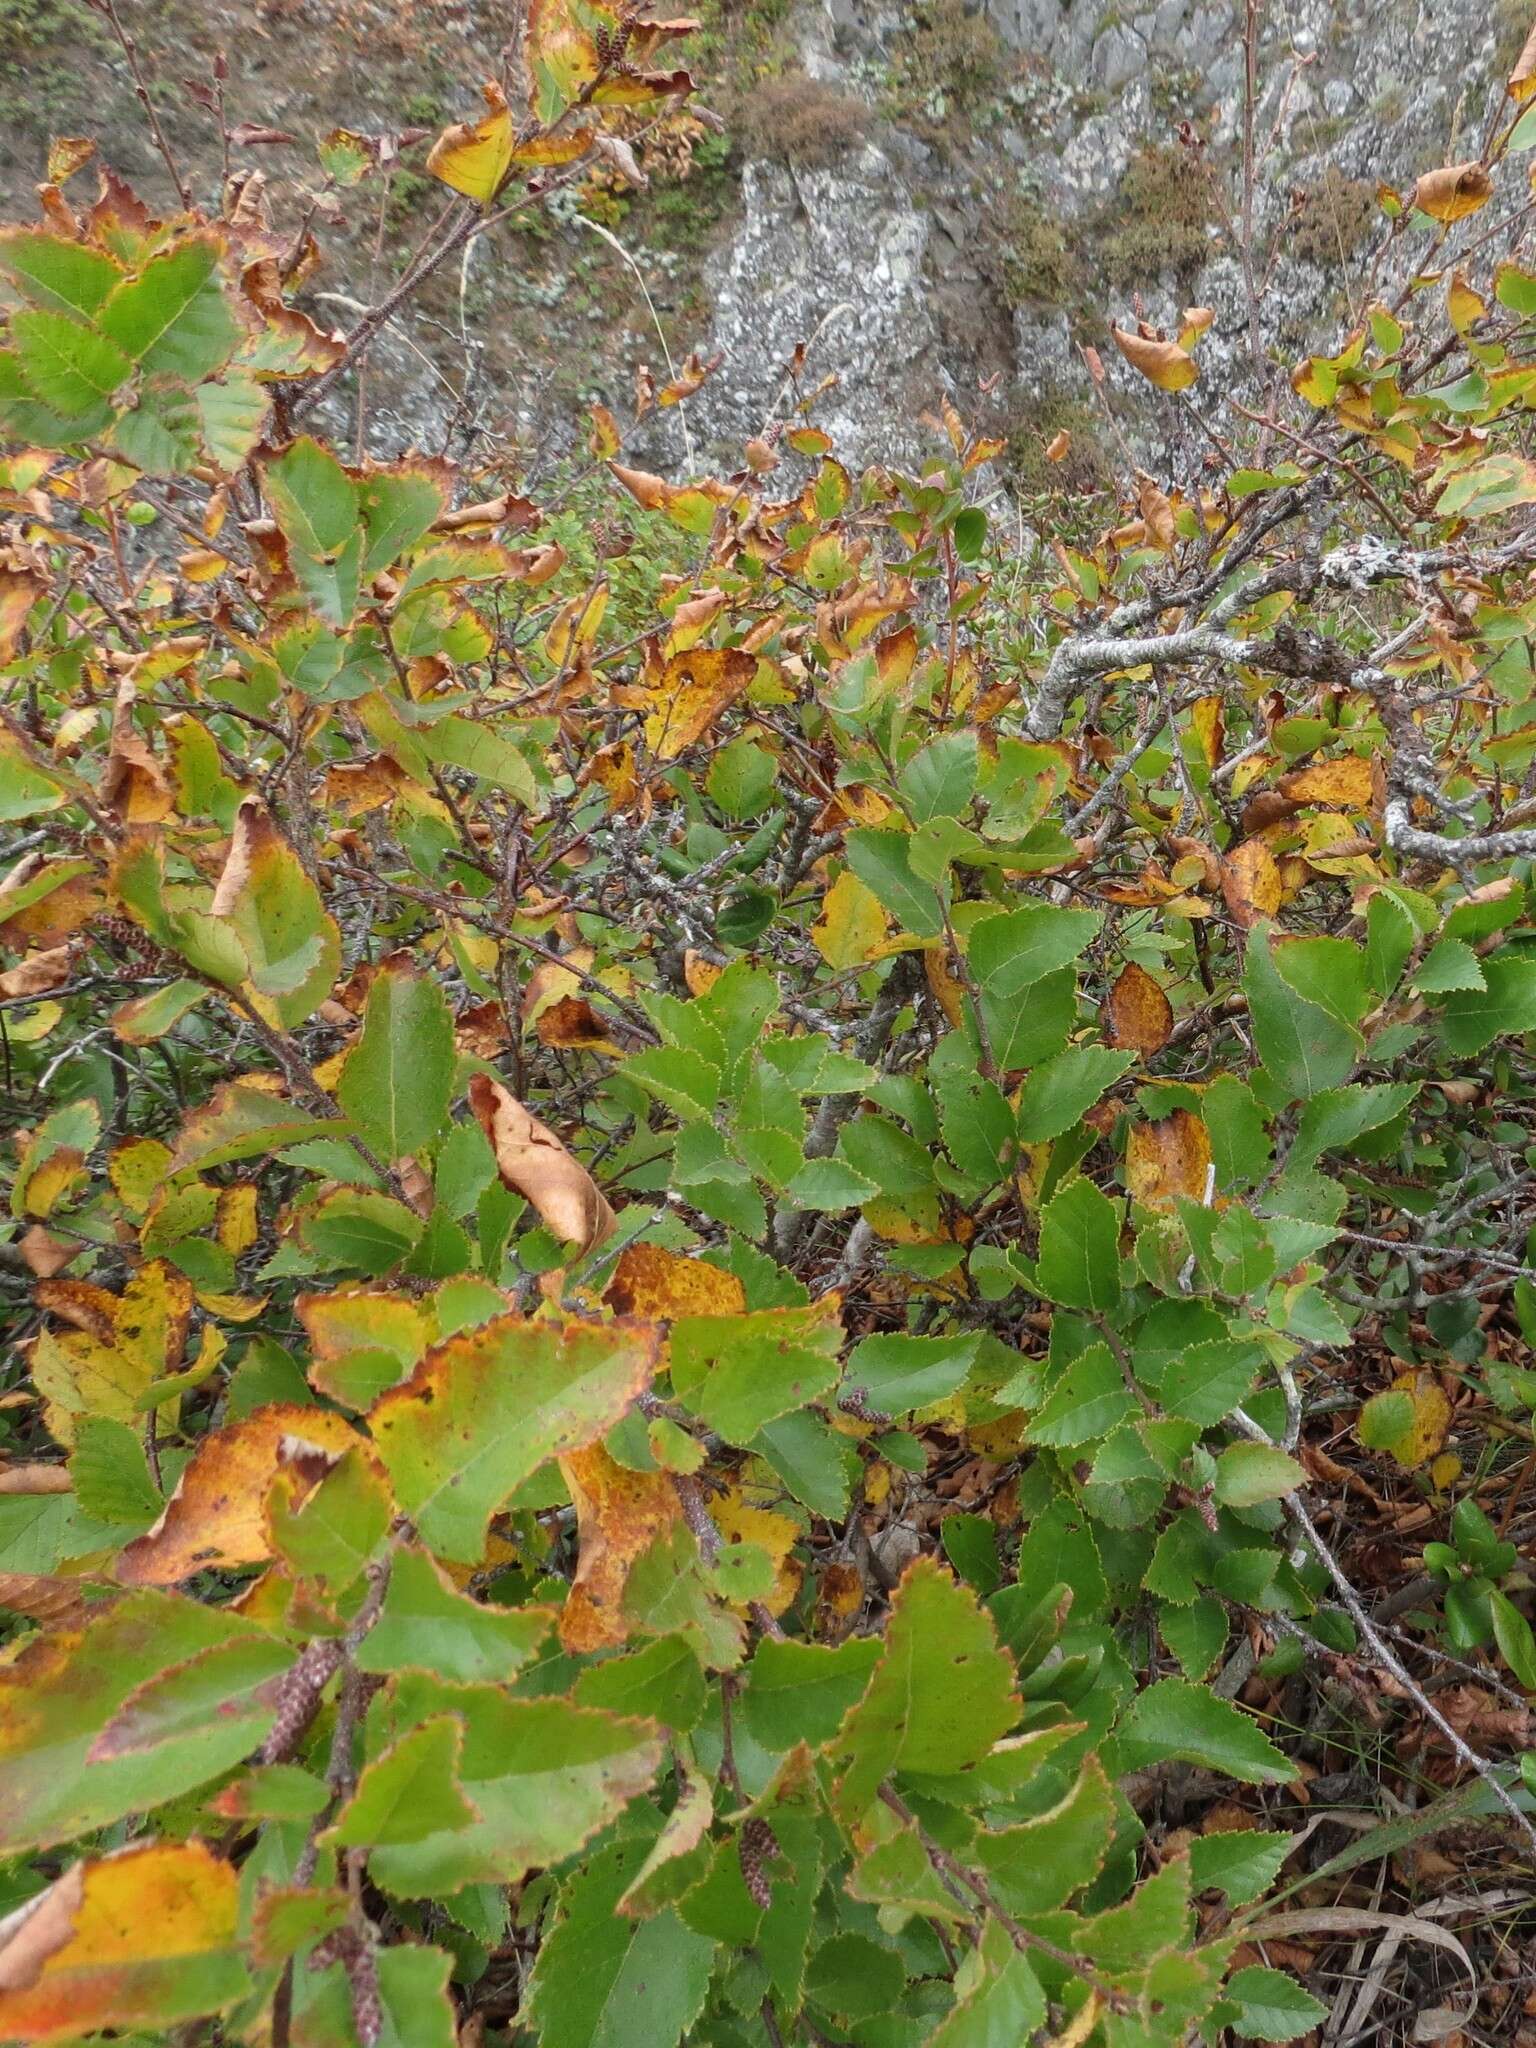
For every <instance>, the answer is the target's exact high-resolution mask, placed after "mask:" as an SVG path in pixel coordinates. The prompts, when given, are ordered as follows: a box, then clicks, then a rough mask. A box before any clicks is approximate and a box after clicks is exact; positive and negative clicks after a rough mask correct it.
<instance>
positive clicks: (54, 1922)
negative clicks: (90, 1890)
mask: <svg viewBox="0 0 1536 2048" xmlns="http://www.w3.org/2000/svg"><path fill="white" fill-rule="evenodd" d="M84 1903H85V1865H84V1864H83V1863H77V1864H76V1865H75V1866H74V1868H73V1869H72V1870H66V1871H65V1873H64V1875H63V1876H62V1877H61V1878H59V1879H58V1880H57V1882H56V1883H54V1884H51V1885H49V1887H48V1889H47V1890H46V1891H42V1892H39V1893H38V1894H37V1896H36V1897H35V1898H31V1899H28V1900H27V1902H26V1904H25V1905H23V1906H18V1907H17V1909H16V1911H15V1912H14V1913H8V1914H7V1915H6V1917H5V1919H4V1920H0V1992H7V1991H30V1990H31V1989H32V1987H33V1985H34V1984H36V1982H37V1980H38V1978H39V1977H40V1976H41V1975H42V1974H43V1965H44V1964H45V1963H46V1962H47V1961H48V1958H49V1957H50V1956H56V1955H57V1954H58V1952H59V1950H60V1949H61V1948H63V1947H64V1945H65V1944H66V1942H68V1940H69V1939H70V1936H71V1935H72V1934H73V1933H74V1931H75V1915H76V1914H77V1913H78V1912H79V1910H80V1908H81V1906H82V1905H83V1904H84Z"/></svg>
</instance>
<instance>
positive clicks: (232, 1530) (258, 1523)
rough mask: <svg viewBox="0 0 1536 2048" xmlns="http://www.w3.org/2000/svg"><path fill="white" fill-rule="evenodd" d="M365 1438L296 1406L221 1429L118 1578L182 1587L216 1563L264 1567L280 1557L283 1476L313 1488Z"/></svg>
mask: <svg viewBox="0 0 1536 2048" xmlns="http://www.w3.org/2000/svg"><path fill="white" fill-rule="evenodd" d="M362 1441H363V1439H362V1438H361V1437H360V1436H359V1435H358V1434H357V1431H356V1430H355V1429H353V1428H352V1426H351V1425H350V1423H348V1422H345V1421H344V1420H343V1419H342V1417H341V1416H339V1415H333V1414H331V1413H330V1412H329V1411H328V1410H326V1409H324V1408H302V1407H300V1406H299V1405H298V1404H297V1403H296V1402H291V1401H275V1402H273V1403H272V1404H271V1406H270V1407H266V1408H258V1409H256V1410H255V1412H254V1413H253V1414H251V1415H248V1416H246V1417H245V1419H244V1420H243V1421H241V1422H235V1423H231V1424H229V1425H228V1426H227V1427H226V1428H224V1429H218V1430H214V1431H213V1432H212V1433H211V1434H210V1435H208V1436H205V1437H204V1438H203V1440H202V1442H201V1443H200V1444H199V1445H198V1447H197V1450H196V1451H195V1452H194V1453H193V1456H192V1459H191V1462H190V1463H189V1464H188V1466H187V1468H186V1470H185V1471H184V1472H183V1473H182V1475H181V1478H180V1480H179V1481H178V1482H177V1486H176V1491H175V1492H174V1493H173V1494H172V1495H171V1498H170V1500H169V1501H168V1502H167V1503H166V1508H165V1512H164V1514H163V1515H161V1517H160V1519H159V1521H158V1522H156V1524H155V1526H154V1527H153V1528H152V1529H150V1530H149V1531H148V1532H147V1533H146V1534H145V1535H143V1536H139V1537H136V1538H135V1540H134V1541H133V1542H132V1543H130V1544H129V1545H128V1546H127V1548H126V1549H125V1550H124V1551H123V1553H122V1555H121V1556H120V1557H119V1559H118V1561H117V1577H118V1579H119V1580H120V1581H121V1582H122V1583H123V1584H124V1585H128V1586H174V1585H177V1584H179V1583H180V1581H181V1580H183V1579H190V1578H191V1577H192V1575H193V1574H194V1573H195V1572H200V1571H206V1570H207V1569H208V1568H209V1567H210V1566H213V1567H218V1568H222V1567H225V1566H228V1565H239V1564H261V1563H264V1562H265V1560H266V1559H267V1558H269V1557H270V1556H271V1554H272V1546H271V1537H270V1532H269V1529H268V1526H267V1515H266V1507H267V1495H268V1494H269V1493H270V1492H271V1490H272V1482H273V1480H274V1479H275V1478H276V1477H277V1475H278V1473H279V1471H283V1470H292V1471H295V1472H298V1473H302V1474H303V1475H304V1476H306V1477H307V1478H308V1479H309V1484H310V1487H311V1488H312V1487H313V1486H314V1485H316V1484H317V1483H318V1482H319V1481H320V1480H321V1479H322V1478H323V1477H324V1476H325V1474H326V1472H328V1471H329V1470H330V1468H331V1466H332V1465H334V1464H335V1462H336V1460H337V1459H338V1458H339V1457H340V1456H341V1454H342V1452H343V1451H348V1450H351V1449H352V1448H353V1447H354V1446H355V1445H359V1444H361V1443H362ZM306 1490H307V1489H306ZM289 1505H290V1506H296V1505H297V1502H296V1501H294V1502H290V1503H289Z"/></svg>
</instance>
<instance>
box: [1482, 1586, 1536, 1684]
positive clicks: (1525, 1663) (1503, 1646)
mask: <svg viewBox="0 0 1536 2048" xmlns="http://www.w3.org/2000/svg"><path fill="white" fill-rule="evenodd" d="M1488 1606H1489V1609H1490V1611H1491V1613H1492V1615H1493V1639H1494V1641H1495V1642H1496V1643H1497V1644H1498V1646H1499V1655H1500V1656H1501V1657H1502V1658H1503V1659H1504V1662H1505V1663H1506V1664H1507V1665H1508V1666H1509V1668H1510V1670H1511V1671H1512V1672H1513V1673H1514V1674H1515V1677H1516V1679H1517V1680H1518V1681H1519V1683H1520V1684H1521V1685H1523V1686H1524V1687H1525V1689H1526V1691H1527V1692H1536V1636H1533V1635H1532V1633H1531V1624H1530V1623H1529V1622H1528V1621H1527V1620H1526V1618H1525V1616H1524V1615H1523V1614H1522V1613H1521V1612H1520V1610H1519V1608H1518V1607H1516V1605H1515V1603H1514V1602H1513V1601H1512V1600H1511V1599H1510V1598H1509V1596H1508V1594H1506V1593H1500V1592H1498V1591H1497V1590H1495V1591H1493V1592H1491V1593H1490V1594H1489V1596H1488Z"/></svg>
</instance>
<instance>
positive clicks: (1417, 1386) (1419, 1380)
mask: <svg viewBox="0 0 1536 2048" xmlns="http://www.w3.org/2000/svg"><path fill="white" fill-rule="evenodd" d="M1392 1392H1393V1393H1394V1394H1406V1395H1407V1396H1408V1398H1409V1400H1410V1401H1412V1403H1413V1425H1412V1427H1411V1428H1410V1429H1409V1430H1408V1431H1407V1432H1406V1433H1405V1434H1404V1435H1402V1436H1400V1437H1399V1438H1398V1440H1397V1442H1396V1443H1395V1444H1393V1445H1392V1447H1391V1448H1392V1455H1393V1457H1394V1458H1395V1459H1396V1460H1397V1462H1398V1464H1399V1465H1401V1466H1403V1467H1404V1468H1405V1469H1406V1470H1408V1471H1412V1470H1413V1469H1414V1468H1415V1467H1416V1466H1419V1465H1423V1464H1426V1463H1427V1462H1428V1461H1429V1459H1431V1458H1434V1457H1436V1456H1438V1454H1439V1452H1440V1449H1441V1447H1442V1445H1443V1444H1444V1442H1445V1434H1446V1431H1447V1430H1448V1429H1449V1428H1450V1426H1451V1404H1450V1401H1449V1399H1448V1397H1447V1395H1446V1391H1445V1389H1444V1387H1442V1386H1441V1384H1440V1382H1439V1380H1438V1379H1437V1378H1436V1377H1435V1375H1434V1374H1433V1373H1432V1372H1427V1371H1426V1370H1425V1369H1424V1368H1423V1367H1422V1366H1417V1367H1410V1368H1409V1370H1408V1371H1407V1372H1400V1373H1399V1374H1398V1375H1397V1378H1396V1379H1395V1380H1393V1382H1392Z"/></svg>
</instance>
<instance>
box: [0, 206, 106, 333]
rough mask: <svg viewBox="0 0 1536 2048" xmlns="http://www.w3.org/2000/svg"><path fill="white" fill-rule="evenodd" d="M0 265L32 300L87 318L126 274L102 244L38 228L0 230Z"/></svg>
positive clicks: (49, 308) (19, 289)
mask: <svg viewBox="0 0 1536 2048" xmlns="http://www.w3.org/2000/svg"><path fill="white" fill-rule="evenodd" d="M0 271H3V272H4V273H5V275H6V276H7V277H8V278H10V280H11V282H12V283H13V284H14V285H15V286H16V288H17V290H18V291H19V292H20V293H21V294H22V296H23V297H24V298H26V299H27V300H28V301H29V302H30V303H31V304H32V305H34V306H41V307H43V308H44V309H45V310H46V311H48V312H53V313H82V314H84V315H85V316H86V317H87V318H89V317H90V315H91V314H93V313H94V312H95V311H96V309H97V307H98V306H99V305H100V304H101V302H102V300H103V299H104V298H105V297H106V296H107V293H108V292H109V291H111V289H112V287H113V285H115V284H116V283H117V282H118V281H119V280H120V279H121V277H122V274H123V273H122V271H121V270H120V269H119V267H118V266H117V264H115V263H114V262H113V261H112V259H111V257H110V256H105V255H103V254H102V252H101V251H100V250H99V249H92V248H90V247H89V246H88V245H87V244H85V243H83V242H71V241H66V240H64V239H63V238H62V237H61V236H58V235H47V234H44V233H42V232H41V231H40V230H39V229H36V228H5V229H3V230H0Z"/></svg>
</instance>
